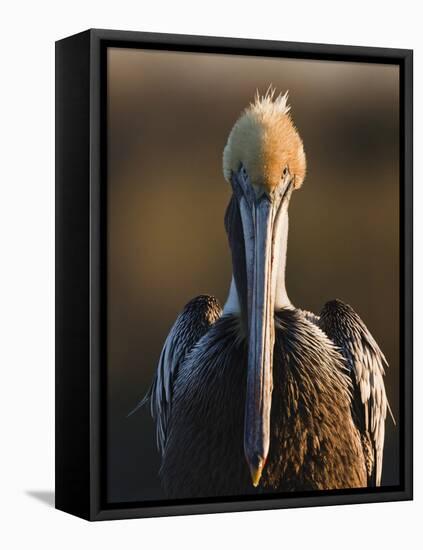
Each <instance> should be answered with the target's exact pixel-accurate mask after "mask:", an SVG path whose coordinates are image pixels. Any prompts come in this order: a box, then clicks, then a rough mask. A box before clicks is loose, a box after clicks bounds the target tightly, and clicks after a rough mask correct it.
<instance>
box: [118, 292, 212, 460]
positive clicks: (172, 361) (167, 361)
mask: <svg viewBox="0 0 423 550" xmlns="http://www.w3.org/2000/svg"><path fill="white" fill-rule="evenodd" d="M221 314H222V309H221V307H220V304H219V302H218V301H217V300H216V298H214V297H213V296H207V295H202V296H197V297H196V298H193V299H192V300H191V301H190V302H188V304H187V305H186V306H185V307H184V309H183V311H182V313H180V314H179V315H178V317H177V319H176V321H175V323H174V324H173V326H172V328H171V329H170V332H169V334H168V336H167V338H166V340H165V343H164V345H163V349H162V351H161V354H160V357H159V361H158V364H157V370H156V374H155V377H154V380H153V383H152V384H151V387H150V389H149V390H148V392H147V394H146V395H145V397H144V398H143V399H142V400H141V401H140V402H139V403H138V405H137V406H136V407H135V409H134V410H133V411H131V413H129V414H130V415H132V414H133V413H135V412H136V411H137V410H139V409H140V408H141V407H142V406H143V405H145V404H146V403H147V402H149V403H150V411H151V415H152V417H153V419H154V421H155V424H156V441H157V448H158V450H159V452H160V453H161V454H162V455H163V453H164V449H165V445H166V437H167V426H168V424H169V416H170V413H171V405H172V396H173V388H174V383H175V380H176V377H177V376H178V370H179V367H180V365H181V363H182V361H184V359H185V357H186V356H187V354H188V352H189V351H190V350H191V349H192V348H193V347H194V346H195V344H196V343H197V342H198V341H199V340H200V339H201V338H202V337H203V336H204V334H206V332H207V331H208V330H209V328H210V327H211V325H213V324H214V323H215V322H216V321H217V319H218V318H219V317H220V316H221Z"/></svg>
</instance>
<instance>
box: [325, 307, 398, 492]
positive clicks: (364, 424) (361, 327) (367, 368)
mask: <svg viewBox="0 0 423 550" xmlns="http://www.w3.org/2000/svg"><path fill="white" fill-rule="evenodd" d="M319 326H320V328H321V329H322V330H323V331H324V332H326V334H327V335H328V336H329V338H330V339H331V340H332V341H333V342H334V343H335V345H337V346H338V347H339V348H340V350H341V352H342V354H343V356H344V358H345V359H346V362H347V366H348V368H349V371H350V375H351V379H352V383H353V388H354V391H353V394H352V409H353V414H354V419H355V421H356V423H357V426H358V428H359V429H360V432H361V439H362V443H363V451H364V456H365V459H366V467H367V473H368V478H369V484H373V485H374V484H375V485H377V486H379V485H380V482H381V477H382V462H383V446H384V440H385V418H386V412H387V410H389V411H390V409H389V403H388V399H387V397H386V391H385V384H384V382H383V377H384V375H385V370H384V367H385V366H388V363H387V361H386V359H385V356H384V355H383V353H382V351H381V350H380V348H379V346H378V345H377V343H376V341H375V339H374V338H373V336H372V335H371V334H370V332H369V330H368V328H367V327H366V325H365V324H364V323H363V321H362V320H361V319H360V317H359V316H358V315H357V313H356V312H355V311H354V310H353V308H352V307H351V306H349V305H347V304H344V303H343V302H341V301H340V300H333V301H330V302H327V303H326V304H325V306H324V308H323V310H322V313H321V315H320V319H319ZM391 415H392V413H391Z"/></svg>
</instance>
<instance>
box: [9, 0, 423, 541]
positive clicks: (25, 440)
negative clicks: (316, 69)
mask: <svg viewBox="0 0 423 550" xmlns="http://www.w3.org/2000/svg"><path fill="white" fill-rule="evenodd" d="M418 6H419V2H417V1H411V0H403V1H402V2H398V1H396V2H392V1H390V0H385V1H384V2H379V1H373V2H370V1H366V2H364V1H362V0H355V1H354V2H340V1H339V0H338V1H335V0H334V1H327V0H317V1H307V2H306V1H300V0H296V1H295V2H283V1H282V0H278V1H273V2H271V1H269V0H260V1H257V2H256V3H254V4H250V5H248V2H247V0H237V1H232V2H230V1H229V0H226V1H221V0H214V1H210V2H201V1H198V2H194V1H192V2H189V1H188V0H176V1H174V2H172V1H171V0H169V1H167V2H159V1H156V2H153V1H150V2H129V1H127V0H119V1H117V0H115V1H114V2H111V1H110V0H103V1H99V0H93V1H91V2H90V1H88V0H85V1H81V0H73V1H69V2H58V1H57V2H51V3H49V2H47V1H45V0H39V1H37V2H30V1H25V2H17V1H15V2H14V3H13V4H12V3H8V4H3V6H2V10H1V11H2V15H1V20H2V25H1V32H0V40H1V48H0V59H1V63H0V81H1V84H0V95H1V99H0V139H1V151H2V155H1V160H0V186H1V200H0V265H1V267H0V277H1V285H0V324H1V326H0V334H1V336H2V337H1V341H0V342H1V343H0V350H1V351H0V354H1V359H0V365H1V369H2V379H1V383H0V426H1V428H0V441H1V451H0V461H1V468H0V508H1V511H0V517H1V528H0V544H1V546H2V547H3V548H8V549H10V548H12V549H13V548H25V547H30V548H42V547H46V548H61V549H67V548H72V549H74V548H78V547H79V548H89V547H90V545H93V546H92V547H94V545H95V547H96V548H136V547H142V546H144V547H153V546H154V547H158V548H165V547H166V546H169V547H175V548H179V547H181V548H198V547H201V548H216V547H217V548H229V547H230V545H234V547H236V548H238V547H242V546H243V547H246V548H256V549H258V548H261V549H263V548H267V547H270V545H272V546H273V545H274V546H275V547H280V548H306V547H307V546H308V545H310V546H312V547H313V548H324V549H325V550H328V549H331V548H337V549H338V548H343V549H349V548H354V550H356V549H357V548H366V549H367V548H398V547H401V546H402V547H405V546H408V547H410V548H416V547H418V545H419V543H418V541H420V544H421V539H422V535H421V532H422V531H421V529H422V528H421V522H422V517H423V515H422V511H423V509H422V501H421V490H422V473H421V467H420V461H421V458H422V438H421V435H420V434H421V433H422V422H423V419H422V400H421V399H419V398H418V395H419V388H420V387H421V381H422V376H421V373H420V360H421V353H420V351H419V347H420V346H419V344H420V342H421V328H422V326H421V323H419V317H418V316H416V331H415V339H416V352H415V385H416V392H415V393H416V406H415V426H416V430H415V431H416V444H415V448H416V452H415V463H416V469H415V494H416V500H415V502H413V503H398V504H394V503H393V504H376V505H365V506H363V505H362V506H349V507H332V508H319V509H306V510H287V511H273V512H266V513H263V512H256V513H242V514H226V515H218V516H199V517H184V518H170V519H165V520H163V519H156V520H135V521H134V520H131V521H122V522H109V523H101V524H88V523H85V522H83V521H82V520H79V519H76V518H73V517H71V516H68V515H66V514H63V513H60V512H58V511H55V510H54V509H53V508H51V507H49V506H47V505H46V504H45V503H43V502H41V501H40V500H39V499H38V498H35V497H34V496H31V495H30V494H28V493H29V492H31V491H32V492H37V491H41V492H43V491H44V492H48V491H51V490H52V489H53V479H54V478H53V466H54V436H53V428H54V406H53V405H54V399H53V389H54V384H53V383H54V377H53V374H54V339H53V329H54V319H53V314H54V293H53V285H54V187H53V183H54V41H55V40H56V39H58V38H62V37H65V36H67V35H69V34H73V33H75V32H78V31H80V30H84V29H86V28H89V27H99V28H115V29H128V30H145V31H162V32H170V33H187V34H206V35H207V34H209V35H222V36H234V37H250V38H267V39H280V40H293V41H307V42H326V43H341V44H357V45H368V46H390V47H404V48H414V49H415V50H416V51H415V73H416V74H415V126H416V132H415V140H416V141H415V144H416V145H415V151H416V162H415V165H416V169H415V181H416V182H417V185H416V190H415V203H416V212H417V215H416V222H415V230H416V234H415V242H416V247H415V248H416V256H415V266H416V273H415V281H416V289H415V297H416V307H415V310H416V311H417V312H418V311H419V310H420V309H421V308H422V306H423V302H422V290H421V285H420V280H421V277H422V253H421V247H420V246H419V243H420V242H421V238H422V231H423V217H422V216H421V215H419V209H420V208H421V207H422V191H421V186H420V185H419V181H420V180H421V177H422V170H421V162H420V158H419V153H420V151H421V148H422V134H421V122H422V98H423V93H422V92H423V90H422V59H421V52H422V30H421V26H422V25H421V16H420V17H419V13H418V12H419V10H418ZM363 93H365V90H363ZM47 498H49V497H48V495H47ZM413 540H414V541H415V542H412V541H413ZM6 541H7V542H6Z"/></svg>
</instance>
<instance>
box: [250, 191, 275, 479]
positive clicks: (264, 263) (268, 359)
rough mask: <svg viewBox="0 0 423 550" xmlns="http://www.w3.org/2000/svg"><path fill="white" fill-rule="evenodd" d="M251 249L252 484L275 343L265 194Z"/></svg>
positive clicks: (263, 441)
mask: <svg viewBox="0 0 423 550" xmlns="http://www.w3.org/2000/svg"><path fill="white" fill-rule="evenodd" d="M254 210H255V215H254V218H255V223H254V249H253V251H252V252H253V258H252V262H251V264H252V265H251V269H250V273H251V277H250V278H251V285H250V281H248V289H249V292H248V297H247V303H248V318H249V323H248V332H249V337H248V373H247V401H246V410H245V427H244V450H245V455H246V459H247V463H248V466H249V468H250V473H251V480H252V482H253V485H254V487H257V485H258V484H259V482H260V478H261V474H262V471H263V468H264V465H265V463H266V459H267V455H268V452H269V442H270V433H269V431H270V409H271V404H272V389H273V347H274V342H275V326H274V292H273V289H272V267H273V266H272V233H273V222H274V207H273V204H272V202H271V200H270V199H269V198H268V196H267V195H263V196H262V197H261V199H260V200H258V201H256V203H255V205H254Z"/></svg>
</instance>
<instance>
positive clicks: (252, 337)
mask: <svg viewBox="0 0 423 550" xmlns="http://www.w3.org/2000/svg"><path fill="white" fill-rule="evenodd" d="M289 110H290V108H289V106H288V105H287V94H285V95H283V96H282V95H279V96H278V97H275V94H274V90H270V91H269V92H268V93H266V94H265V95H264V96H259V95H257V96H256V98H255V101H254V102H253V103H252V104H250V106H249V107H248V108H247V109H246V110H245V111H244V112H243V114H242V115H241V117H240V118H239V119H238V121H237V122H236V123H235V125H234V127H233V128H232V131H231V132H230V135H229V138H228V141H227V144H226V147H225V149H224V154H223V171H224V176H225V179H226V180H227V181H228V182H229V183H230V184H231V186H232V191H233V193H232V196H231V199H230V202H229V205H228V208H227V211H226V215H225V227H226V231H227V235H228V241H229V245H230V249H231V254H232V267H233V277H232V282H231V285H230V291H229V297H228V299H227V302H226V304H225V306H224V308H223V311H222V310H221V307H220V305H219V303H218V301H217V300H216V299H215V298H213V297H211V296H199V297H197V298H194V299H193V300H191V301H190V302H189V303H188V304H187V305H186V306H185V308H184V310H183V311H182V313H181V314H180V315H179V316H178V318H177V319H176V322H175V324H174V325H173V327H172V329H171V331H170V333H169V335H168V337H167V339H166V341H165V344H164V347H163V351H162V353H161V356H160V360H159V364H158V368H157V373H156V376H155V379H154V382H153V384H152V386H151V388H150V390H149V392H148V394H147V396H146V397H145V398H144V400H143V401H142V402H141V403H140V405H141V404H143V403H145V402H147V401H149V402H150V407H151V413H152V416H153V418H154V420H155V423H156V434H157V445H158V449H159V451H160V453H161V457H162V464H161V468H160V475H161V478H162V481H163V485H164V489H165V491H166V493H167V495H168V496H169V497H204V496H218V495H219V496H221V495H237V494H238V495H239V494H251V493H253V494H254V493H257V492H271V491H277V492H282V491H294V490H295V491H301V490H303V491H304V490H320V489H341V488H342V489H344V488H354V487H365V486H367V485H379V484H380V482H381V474H382V459H383V446H384V427H385V417H386V412H387V409H388V401H387V397H386V392H385V387H384V382H383V376H384V365H386V360H385V357H384V355H383V353H382V352H381V350H380V349H379V347H378V345H377V343H376V342H375V340H374V338H373V337H372V335H371V334H370V332H369V331H368V329H367V327H366V326H365V324H364V323H363V321H362V320H361V319H360V317H359V316H358V315H357V313H355V311H354V310H353V309H352V308H351V307H350V306H349V305H346V304H344V303H343V302H341V301H339V300H333V301H330V302H328V303H327V304H326V305H325V306H324V307H323V310H322V312H321V314H320V316H317V315H314V314H312V313H310V312H307V311H303V310H301V309H297V308H296V307H294V306H293V304H292V303H291V301H290V299H289V297H288V295H287V291H286V287H285V262H286V250H287V238H288V206H289V202H290V199H291V194H292V192H293V190H296V189H299V188H300V187H301V185H302V183H303V180H304V177H305V172H306V159H305V154H304V149H303V143H302V140H301V138H300V136H299V134H298V131H297V129H296V128H295V126H294V124H293V121H292V119H291V116H290V114H289ZM140 405H139V406H140ZM137 408H138V407H137Z"/></svg>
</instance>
